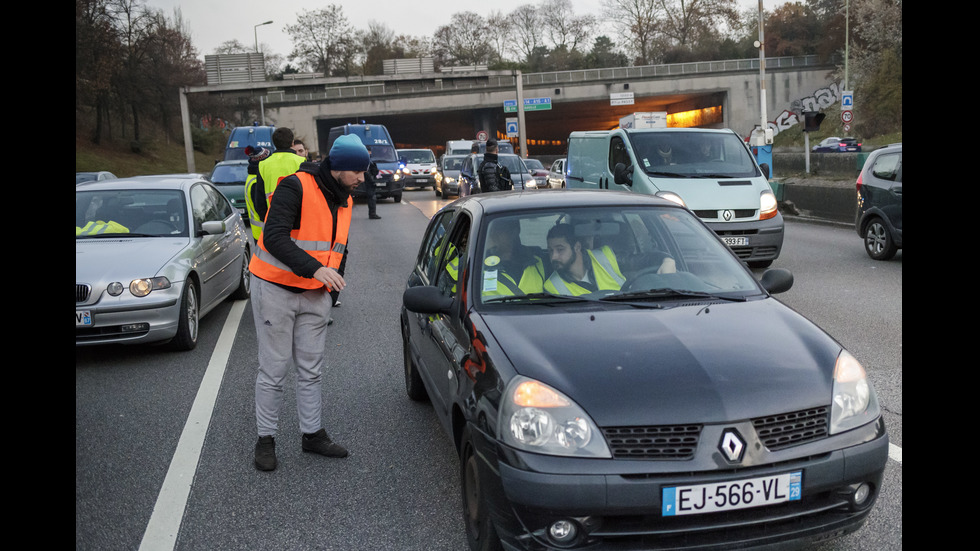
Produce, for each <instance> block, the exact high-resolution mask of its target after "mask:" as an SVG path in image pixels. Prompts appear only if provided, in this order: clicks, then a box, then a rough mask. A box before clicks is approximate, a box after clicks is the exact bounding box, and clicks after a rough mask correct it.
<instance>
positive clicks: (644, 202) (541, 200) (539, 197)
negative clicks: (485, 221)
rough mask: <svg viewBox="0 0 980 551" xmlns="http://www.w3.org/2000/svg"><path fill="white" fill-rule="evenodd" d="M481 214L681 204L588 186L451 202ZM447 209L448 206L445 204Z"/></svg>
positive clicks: (512, 193) (474, 197)
mask: <svg viewBox="0 0 980 551" xmlns="http://www.w3.org/2000/svg"><path fill="white" fill-rule="evenodd" d="M450 205H451V206H452V207H458V208H462V209H467V210H476V211H479V212H482V213H483V214H484V215H494V214H500V213H507V212H519V211H523V210H537V209H559V210H560V209H563V208H577V207H616V206H620V207H624V208H629V207H636V206H643V207H670V208H678V209H683V208H684V207H682V206H680V205H678V204H677V203H674V202H673V201H668V200H667V199H661V198H659V197H656V196H654V195H644V194H640V193H631V192H625V191H595V190H589V189H565V190H561V191H557V190H554V191H552V190H534V191H504V192H495V193H480V194H477V195H468V196H465V197H463V198H462V199H459V200H457V201H455V202H453V203H451V204H450ZM447 208H450V207H447Z"/></svg>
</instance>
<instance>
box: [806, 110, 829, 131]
mask: <svg viewBox="0 0 980 551" xmlns="http://www.w3.org/2000/svg"><path fill="white" fill-rule="evenodd" d="M826 117H827V115H825V114H823V113H821V112H819V111H804V112H803V131H804V132H815V131H817V130H820V123H821V122H823V120H824V118H826Z"/></svg>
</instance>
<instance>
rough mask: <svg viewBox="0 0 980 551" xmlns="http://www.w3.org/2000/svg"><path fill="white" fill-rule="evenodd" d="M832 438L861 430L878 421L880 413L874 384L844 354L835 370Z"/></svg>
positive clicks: (844, 351)
mask: <svg viewBox="0 0 980 551" xmlns="http://www.w3.org/2000/svg"><path fill="white" fill-rule="evenodd" d="M833 393H834V396H833V406H832V408H831V413H830V434H837V433H840V432H844V431H846V430H850V429H853V428H855V427H860V426H861V425H863V424H865V423H870V422H872V421H874V420H875V419H877V418H878V415H880V413H881V409H880V408H879V407H878V397H877V395H875V391H874V388H873V387H872V386H871V381H869V380H868V375H867V374H866V373H865V372H864V368H863V367H862V366H861V364H860V362H858V361H857V360H856V359H855V358H854V356H851V355H850V353H848V352H847V350H842V351H841V353H840V355H839V356H837V365H835V366H834V391H833Z"/></svg>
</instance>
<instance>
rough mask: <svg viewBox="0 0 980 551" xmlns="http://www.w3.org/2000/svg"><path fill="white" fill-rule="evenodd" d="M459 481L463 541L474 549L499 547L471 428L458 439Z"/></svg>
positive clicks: (496, 549)
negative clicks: (463, 531) (459, 440)
mask: <svg viewBox="0 0 980 551" xmlns="http://www.w3.org/2000/svg"><path fill="white" fill-rule="evenodd" d="M459 457H460V461H459V481H460V484H459V485H460V490H461V491H462V494H463V522H464V529H465V531H466V541H467V543H469V546H470V549H472V550H474V551H502V550H503V545H502V544H501V543H500V537H499V536H497V530H496V528H494V526H493V521H492V520H491V519H490V504H489V503H487V498H486V494H485V492H483V491H482V490H481V484H480V458H479V457H477V455H476V452H475V450H474V448H473V441H472V436H471V434H470V429H469V428H467V429H466V430H465V431H464V432H463V438H462V440H461V442H460V456H459Z"/></svg>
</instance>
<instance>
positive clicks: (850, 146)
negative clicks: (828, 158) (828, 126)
mask: <svg viewBox="0 0 980 551" xmlns="http://www.w3.org/2000/svg"><path fill="white" fill-rule="evenodd" d="M811 151H813V152H814V153H860V152H861V142H859V141H858V139H857V138H836V137H831V138H825V139H823V140H822V141H821V142H820V143H818V144H817V145H815V146H813V147H812V148H811Z"/></svg>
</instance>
